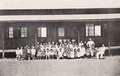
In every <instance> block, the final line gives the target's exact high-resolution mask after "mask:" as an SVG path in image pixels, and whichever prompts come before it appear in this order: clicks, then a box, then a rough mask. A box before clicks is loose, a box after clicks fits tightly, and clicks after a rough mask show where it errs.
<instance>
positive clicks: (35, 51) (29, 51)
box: [16, 39, 105, 60]
mask: <svg viewBox="0 0 120 76" xmlns="http://www.w3.org/2000/svg"><path fill="white" fill-rule="evenodd" d="M94 45H95V43H94V42H93V41H92V40H91V39H89V41H88V42H87V43H86V44H84V43H83V42H82V41H81V42H80V43H79V44H78V45H77V44H75V43H71V42H64V43H62V42H61V43H59V44H58V43H54V42H52V43H50V42H49V43H44V44H42V43H41V44H37V46H31V47H30V46H28V45H26V46H25V47H24V48H23V47H21V48H20V49H19V48H17V50H16V58H18V57H19V56H20V57H21V58H23V59H28V58H30V59H33V60H34V59H74V58H86V57H87V58H90V57H93V56H94V54H95V57H96V58H97V59H99V58H102V57H103V54H104V51H105V46H104V45H103V44H102V47H100V48H97V49H96V48H94ZM99 56H100V57H99Z"/></svg>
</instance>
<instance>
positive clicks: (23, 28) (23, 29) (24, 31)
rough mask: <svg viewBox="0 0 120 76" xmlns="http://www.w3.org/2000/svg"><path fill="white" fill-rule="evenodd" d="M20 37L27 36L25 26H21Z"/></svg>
mask: <svg viewBox="0 0 120 76" xmlns="http://www.w3.org/2000/svg"><path fill="white" fill-rule="evenodd" d="M21 37H27V27H22V28H21Z"/></svg>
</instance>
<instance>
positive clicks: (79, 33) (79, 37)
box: [78, 31, 80, 44]
mask: <svg viewBox="0 0 120 76" xmlns="http://www.w3.org/2000/svg"><path fill="white" fill-rule="evenodd" d="M79 42H80V31H78V44H79Z"/></svg>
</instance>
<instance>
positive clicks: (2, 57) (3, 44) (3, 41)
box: [2, 32, 4, 58]
mask: <svg viewBox="0 0 120 76" xmlns="http://www.w3.org/2000/svg"><path fill="white" fill-rule="evenodd" d="M2 49H3V52H2V58H4V32H2Z"/></svg>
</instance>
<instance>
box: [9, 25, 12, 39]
mask: <svg viewBox="0 0 120 76" xmlns="http://www.w3.org/2000/svg"><path fill="white" fill-rule="evenodd" d="M9 38H13V27H9Z"/></svg>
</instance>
